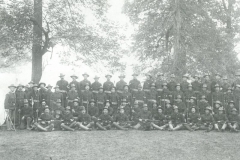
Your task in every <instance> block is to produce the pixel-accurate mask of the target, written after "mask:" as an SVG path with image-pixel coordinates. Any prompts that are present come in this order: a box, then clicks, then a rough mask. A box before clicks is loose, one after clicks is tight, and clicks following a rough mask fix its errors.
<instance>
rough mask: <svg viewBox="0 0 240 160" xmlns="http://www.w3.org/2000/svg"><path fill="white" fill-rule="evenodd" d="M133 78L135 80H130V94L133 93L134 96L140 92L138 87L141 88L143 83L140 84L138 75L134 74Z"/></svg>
mask: <svg viewBox="0 0 240 160" xmlns="http://www.w3.org/2000/svg"><path fill="white" fill-rule="evenodd" d="M132 76H133V79H132V80H130V82H129V89H130V92H131V93H132V94H134V93H136V92H137V91H138V86H139V84H141V83H140V81H139V80H138V79H137V76H138V74H136V73H134V74H133V75H132Z"/></svg>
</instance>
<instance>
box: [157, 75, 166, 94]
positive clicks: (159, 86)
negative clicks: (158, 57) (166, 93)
mask: <svg viewBox="0 0 240 160" xmlns="http://www.w3.org/2000/svg"><path fill="white" fill-rule="evenodd" d="M164 82H165V81H164V74H163V73H159V74H157V79H156V90H157V92H158V94H159V93H160V92H161V91H162V87H163V83H164Z"/></svg>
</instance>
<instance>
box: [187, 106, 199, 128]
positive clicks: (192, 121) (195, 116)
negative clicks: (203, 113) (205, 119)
mask: <svg viewBox="0 0 240 160" xmlns="http://www.w3.org/2000/svg"><path fill="white" fill-rule="evenodd" d="M200 119H201V118H200V115H199V113H197V112H196V108H192V109H191V112H190V113H189V115H188V118H187V123H185V124H184V126H185V128H187V129H188V130H189V131H195V130H197V129H199V121H200Z"/></svg>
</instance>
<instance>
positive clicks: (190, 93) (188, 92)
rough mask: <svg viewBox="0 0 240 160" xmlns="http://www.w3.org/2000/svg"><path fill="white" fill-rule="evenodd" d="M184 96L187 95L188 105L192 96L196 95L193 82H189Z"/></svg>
mask: <svg viewBox="0 0 240 160" xmlns="http://www.w3.org/2000/svg"><path fill="white" fill-rule="evenodd" d="M184 97H185V100H186V104H187V106H188V102H189V100H190V98H191V97H195V93H194V91H193V88H192V84H191V83H189V85H188V90H186V92H185V95H184Z"/></svg>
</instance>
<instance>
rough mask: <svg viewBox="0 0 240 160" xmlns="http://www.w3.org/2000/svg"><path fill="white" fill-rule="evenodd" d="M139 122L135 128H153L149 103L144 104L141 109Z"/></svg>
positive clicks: (146, 129) (147, 129)
mask: <svg viewBox="0 0 240 160" xmlns="http://www.w3.org/2000/svg"><path fill="white" fill-rule="evenodd" d="M138 118H139V119H138V124H136V125H135V126H134V127H133V128H134V129H142V130H145V131H149V130H151V121H150V120H152V114H151V112H150V111H148V106H147V104H144V105H143V110H142V111H140V113H139V117H138Z"/></svg>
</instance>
